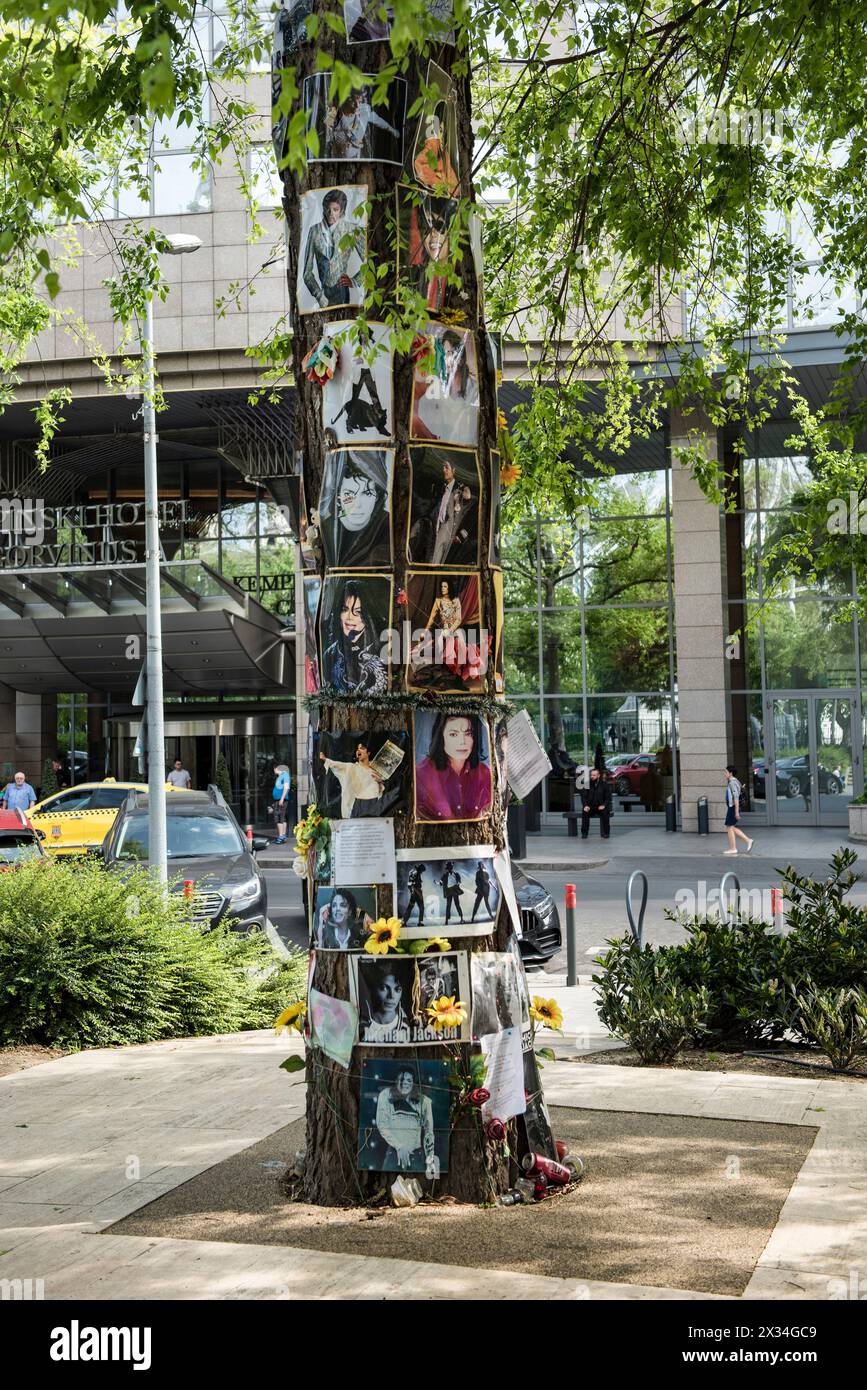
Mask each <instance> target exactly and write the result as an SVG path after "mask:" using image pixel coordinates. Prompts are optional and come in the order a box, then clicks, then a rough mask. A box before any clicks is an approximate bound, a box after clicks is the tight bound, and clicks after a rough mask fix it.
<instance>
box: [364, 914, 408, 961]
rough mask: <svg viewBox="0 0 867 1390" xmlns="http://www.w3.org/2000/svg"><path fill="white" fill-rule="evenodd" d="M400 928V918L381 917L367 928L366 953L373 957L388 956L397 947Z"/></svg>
mask: <svg viewBox="0 0 867 1390" xmlns="http://www.w3.org/2000/svg"><path fill="white" fill-rule="evenodd" d="M400 927H401V923H400V918H399V917H379V918H377V920H376V921H375V922H371V923H370V926H369V927H368V928H367V933H368V935H367V940H366V941H365V943H364V949H365V951H369V952H370V954H371V955H372V956H384V955H387V953H388V952H389V951H390V950H392V949H393V948H394V947H395V946H396V945H397V938H398V937H399V936H400Z"/></svg>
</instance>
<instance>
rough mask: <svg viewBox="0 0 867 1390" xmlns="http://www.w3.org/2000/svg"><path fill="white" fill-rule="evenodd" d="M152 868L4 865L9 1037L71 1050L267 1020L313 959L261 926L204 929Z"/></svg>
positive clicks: (3, 1039)
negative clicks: (287, 949)
mask: <svg viewBox="0 0 867 1390" xmlns="http://www.w3.org/2000/svg"><path fill="white" fill-rule="evenodd" d="M190 913H191V904H190V903H189V901H188V900H187V899H185V898H184V897H183V896H182V895H180V894H163V893H162V892H160V890H159V889H158V887H157V886H156V885H155V884H154V883H153V881H152V880H151V878H150V877H149V875H148V873H147V871H146V870H145V869H140V870H137V871H136V872H134V873H133V874H131V875H129V876H126V875H124V876H123V877H121V876H120V875H117V874H112V873H107V872H106V871H105V870H104V869H102V868H101V867H100V866H99V865H98V864H97V863H94V862H90V861H86V860H81V861H69V860H63V861H59V860H54V861H49V862H47V863H46V862H45V861H39V860H35V861H30V862H28V863H24V864H22V865H21V866H20V867H18V868H16V869H15V870H14V871H13V872H10V873H5V874H0V1044H4V1045H14V1044H27V1043H33V1044H43V1045H46V1046H52V1045H56V1046H61V1047H66V1048H77V1047H98V1046H111V1045H114V1044H118V1043H142V1042H151V1041H154V1040H156V1039H158V1038H170V1037H185V1036H189V1035H192V1034H200V1033H226V1032H237V1031H240V1030H243V1029H247V1028H262V1027H267V1026H269V1025H270V1024H271V1023H273V1020H274V1018H275V1016H276V1015H277V1013H279V1011H280V1008H281V1007H282V1005H283V1003H284V1002H285V1000H286V998H287V997H292V996H293V994H298V993H303V991H304V988H305V984H306V957H304V956H302V955H300V954H299V955H298V956H296V957H293V958H292V959H291V960H289V961H285V960H281V959H280V958H278V957H277V955H276V954H275V952H274V950H273V948H272V947H271V945H270V943H269V942H268V940H267V938H265V937H263V936H262V935H260V934H258V933H253V934H249V935H248V934H246V933H243V932H233V931H232V930H231V929H230V928H229V927H228V926H220V927H218V928H216V929H215V930H213V931H206V932H203V931H202V930H201V929H200V928H198V927H196V926H195V925H194V924H193V923H192V921H191V918H190Z"/></svg>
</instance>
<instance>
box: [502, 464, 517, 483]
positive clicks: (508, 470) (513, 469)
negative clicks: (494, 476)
mask: <svg viewBox="0 0 867 1390" xmlns="http://www.w3.org/2000/svg"><path fill="white" fill-rule="evenodd" d="M520 476H521V465H520V464H519V463H504V464H503V466H502V468H501V469H500V483H501V484H502V486H503V487H511V486H512V484H513V483H516V482H517V481H518V479H519V478H520Z"/></svg>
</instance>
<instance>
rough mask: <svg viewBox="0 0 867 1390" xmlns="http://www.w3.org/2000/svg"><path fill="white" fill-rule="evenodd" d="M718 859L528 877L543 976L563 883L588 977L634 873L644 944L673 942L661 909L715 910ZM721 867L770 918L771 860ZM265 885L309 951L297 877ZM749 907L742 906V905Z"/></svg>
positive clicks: (859, 892)
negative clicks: (537, 903)
mask: <svg viewBox="0 0 867 1390" xmlns="http://www.w3.org/2000/svg"><path fill="white" fill-rule="evenodd" d="M719 863H720V860H719V856H713V855H712V856H708V858H707V859H706V860H705V859H704V858H701V859H697V858H695V857H689V858H687V857H683V858H676V857H666V858H665V859H662V858H659V857H656V858H653V859H650V858H647V859H645V860H644V861H643V862H638V863H634V864H633V863H631V862H628V863H627V862H626V861H624V860H619V861H610V862H609V863H608V864H606V865H605V866H604V867H602V868H599V869H582V870H581V871H580V872H577V873H576V872H575V871H574V870H572V871H569V870H568V869H559V870H556V871H551V870H546V871H539V872H538V873H534V875H533V877H534V878H537V879H538V880H539V882H540V883H543V884H544V885H545V887H546V888H547V889H548V891H549V892H550V893H551V894H552V895H553V897H554V900H555V902H556V903H557V907H558V910H559V912H560V921H561V924H562V926H563V930H564V943H563V944H564V948H563V951H562V952H560V953H558V955H556V956H554V957H553V958H552V960H551V961H550V962H549V963H548V966H547V969H548V970H549V971H563V970H565V969H566V951H565V925H566V914H565V900H566V893H565V885H566V884H567V883H574V884H575V885H576V887H577V897H578V910H577V919H578V961H579V970H580V972H581V973H582V974H590V973H591V971H592V968H593V957H594V956H595V955H597V954H598V952H599V950H600V948H604V946H605V942H606V941H607V940H609V939H610V938H612V937H618V936H621V935H622V934H623V933H624V932H625V931H628V922H627V917H626V906H625V897H626V884H627V880H628V878H629V874H630V873H631V871H632V869H633V868H641V869H643V870H644V872H645V873H646V874H647V878H648V889H649V891H648V899H647V910H646V914H645V919H644V936H645V940H646V941H650V942H652V943H654V944H655V945H675V944H676V943H677V942H679V941H683V940H684V939H685V933H684V930H683V928H682V927H681V926H679V925H678V924H677V923H676V922H672V921H670V920H669V919H668V918H667V917H666V915H665V910H666V908H670V909H674V908H675V907H676V905H677V904H678V903H680V904H681V905H682V906H683V908H684V910H686V911H688V912H692V911H695V912H698V913H702V912H706V911H715V910H716V907H717V903H718V896H717V897H716V898H715V897H714V896H713V895H714V894H718V890H719V884H720V867H719ZM722 863H723V865H724V868H726V869H727V868H732V869H733V870H734V871H735V872H736V873H737V876H738V879H739V881H740V885H741V890H742V892H743V891H746V892H749V893H750V894H751V897H750V899H749V903H748V906H749V909H750V910H751V911H753V912H756V911H759V910H760V911H761V912H762V915H763V916H764V917H765V918H766V919H767V920H768V921H770V919H771V901H770V889H771V888H772V887H774V886H778V885H779V883H780V876H779V874H778V873H776V872H775V867H776V866H775V865H774V863H773V861H771V860H761V859H747V857H746V856H745V855H739V856H738V858H737V860H735V861H733V863H732V864H729V863H728V862H727V861H726V860H724V859H723V861H722ZM827 868H828V866H827V861H826V860H825V859H815V860H807V859H799V862H798V869H799V871H800V872H801V873H808V874H812V875H815V876H816V877H824V876H825V874H826V873H827ZM265 877H266V879H267V882H268V904H269V915H270V917H271V920H272V922H273V923H274V926H275V927H276V928H277V932H278V935H279V936H280V938H281V940H282V941H284V942H285V943H286V944H287V945H295V946H300V947H303V948H304V949H306V947H307V937H308V933H307V926H306V923H305V921H304V914H303V910H302V906H301V884H300V881H299V880H298V879H297V878H296V877H295V875H294V874H293V873H292V872H291V870H290V871H288V872H287V870H285V869H266V870H265ZM851 896H852V900H853V901H855V902H858V903H862V904H867V882H865V883H860V884H858V885H856V887H855V888H854V889H853V891H852V895H851ZM746 905H747V904H745V906H746Z"/></svg>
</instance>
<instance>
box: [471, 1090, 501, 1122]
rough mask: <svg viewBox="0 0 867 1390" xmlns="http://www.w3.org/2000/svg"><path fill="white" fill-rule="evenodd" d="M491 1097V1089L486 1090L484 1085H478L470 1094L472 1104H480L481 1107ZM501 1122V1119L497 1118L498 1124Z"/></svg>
mask: <svg viewBox="0 0 867 1390" xmlns="http://www.w3.org/2000/svg"><path fill="white" fill-rule="evenodd" d="M490 1099H491V1093H490V1091H486V1090H485V1088H484V1086H477V1087H476V1089H475V1090H474V1091H470V1094H469V1102H470V1105H476V1106H478V1107H480V1108H481V1106H483V1105H484V1103H485V1101H486V1100H490ZM499 1123H500V1121H499V1120H497V1124H499Z"/></svg>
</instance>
